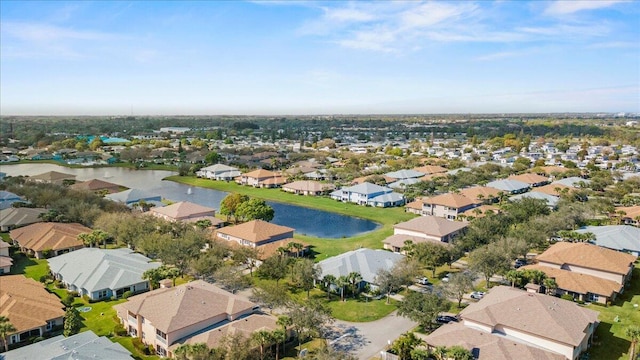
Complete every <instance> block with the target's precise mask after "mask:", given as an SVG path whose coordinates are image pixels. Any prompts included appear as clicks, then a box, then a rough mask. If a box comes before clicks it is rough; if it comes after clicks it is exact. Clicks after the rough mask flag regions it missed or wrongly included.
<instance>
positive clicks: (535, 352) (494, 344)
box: [424, 322, 565, 360]
mask: <svg viewBox="0 0 640 360" xmlns="http://www.w3.org/2000/svg"><path fill="white" fill-rule="evenodd" d="M424 340H425V342H426V343H427V344H429V345H431V346H434V347H436V346H446V347H451V346H456V345H458V346H462V347H463V348H465V349H467V350H469V351H473V352H474V353H477V354H478V357H477V360H512V359H518V360H565V357H564V355H560V354H557V353H554V352H551V351H546V350H543V349H541V348H538V347H534V346H528V345H526V344H524V343H520V342H517V341H514V340H511V339H509V338H506V337H503V336H497V335H492V334H490V333H488V332H484V331H481V330H477V329H473V328H470V327H467V326H464V325H463V324H462V323H456V322H453V323H449V324H447V325H443V326H441V327H439V328H438V329H436V331H434V332H432V333H431V334H429V335H428V336H426V337H425V338H424Z"/></svg>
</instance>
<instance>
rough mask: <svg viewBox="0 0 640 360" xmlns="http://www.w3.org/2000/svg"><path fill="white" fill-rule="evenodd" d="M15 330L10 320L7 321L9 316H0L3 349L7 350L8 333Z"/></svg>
mask: <svg viewBox="0 0 640 360" xmlns="http://www.w3.org/2000/svg"><path fill="white" fill-rule="evenodd" d="M15 331H17V329H16V328H15V327H14V326H13V324H12V323H11V322H9V318H8V317H6V316H0V339H2V342H3V343H4V351H5V352H7V351H9V339H8V338H9V334H11V333H13V332H15Z"/></svg>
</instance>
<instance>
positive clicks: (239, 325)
mask: <svg viewBox="0 0 640 360" xmlns="http://www.w3.org/2000/svg"><path fill="white" fill-rule="evenodd" d="M276 321H277V319H276V318H274V317H273V316H269V315H263V314H252V315H249V316H247V317H244V318H241V319H238V320H235V321H232V322H230V323H228V324H225V325H222V326H220V327H217V328H214V329H211V330H209V331H206V332H203V333H200V334H198V335H195V336H192V337H190V338H188V339H187V340H186V341H184V342H181V343H179V344H174V345H172V346H171V348H170V349H171V350H174V349H175V348H177V347H179V346H180V345H182V344H198V343H204V344H206V345H207V347H209V348H216V347H219V346H220V345H221V342H222V339H223V338H224V337H225V336H227V335H242V336H243V337H245V338H250V337H251V334H253V333H254V332H256V331H258V330H268V331H273V330H276V329H277V328H278V327H279V326H278V325H277V324H276Z"/></svg>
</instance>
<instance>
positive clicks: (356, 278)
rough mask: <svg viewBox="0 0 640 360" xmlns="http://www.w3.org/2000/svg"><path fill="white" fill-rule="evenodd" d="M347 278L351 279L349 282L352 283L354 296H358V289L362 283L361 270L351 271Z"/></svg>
mask: <svg viewBox="0 0 640 360" xmlns="http://www.w3.org/2000/svg"><path fill="white" fill-rule="evenodd" d="M347 280H348V281H349V284H350V285H351V292H352V294H353V298H354V299H355V298H356V292H357V291H358V284H360V282H361V281H362V275H360V273H359V272H355V271H353V272H350V273H349V275H347Z"/></svg>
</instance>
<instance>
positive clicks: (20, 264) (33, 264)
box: [11, 253, 49, 281]
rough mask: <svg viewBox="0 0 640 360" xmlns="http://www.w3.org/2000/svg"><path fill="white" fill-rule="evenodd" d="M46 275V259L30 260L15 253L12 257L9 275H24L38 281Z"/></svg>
mask: <svg viewBox="0 0 640 360" xmlns="http://www.w3.org/2000/svg"><path fill="white" fill-rule="evenodd" d="M48 273H49V264H48V263H47V260H46V259H36V258H30V257H27V256H26V255H25V254H23V253H16V254H15V255H14V256H13V265H12V266H11V274H14V275H15V274H24V276H26V277H28V278H32V279H34V280H35V281H40V278H41V277H42V276H45V275H47V274H48Z"/></svg>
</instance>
